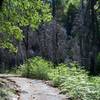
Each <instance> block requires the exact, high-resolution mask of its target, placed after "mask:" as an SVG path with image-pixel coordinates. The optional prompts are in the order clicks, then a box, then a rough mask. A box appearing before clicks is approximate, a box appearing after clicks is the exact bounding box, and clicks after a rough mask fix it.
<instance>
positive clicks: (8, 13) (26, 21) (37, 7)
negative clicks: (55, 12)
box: [0, 0, 52, 50]
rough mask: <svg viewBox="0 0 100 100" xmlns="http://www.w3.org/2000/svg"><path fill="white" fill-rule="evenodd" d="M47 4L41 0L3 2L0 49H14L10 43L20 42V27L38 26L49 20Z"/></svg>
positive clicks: (0, 17)
mask: <svg viewBox="0 0 100 100" xmlns="http://www.w3.org/2000/svg"><path fill="white" fill-rule="evenodd" d="M51 18H52V17H51V11H50V8H49V5H48V4H44V3H43V1H42V0H4V1H3V5H2V10H1V11H0V47H4V48H10V49H11V50H15V49H14V45H13V44H12V41H14V40H18V41H19V40H22V39H23V35H22V30H21V27H24V26H28V25H29V26H30V27H32V28H33V29H35V28H38V25H39V24H40V23H43V22H48V21H50V20H51Z"/></svg>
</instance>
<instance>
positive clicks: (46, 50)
mask: <svg viewBox="0 0 100 100" xmlns="http://www.w3.org/2000/svg"><path fill="white" fill-rule="evenodd" d="M32 57H33V58H32ZM44 59H45V60H44ZM11 69H14V70H13V71H14V72H16V73H17V74H21V75H22V76H24V77H28V78H36V79H41V80H50V81H52V82H53V86H55V87H58V88H60V90H61V93H64V94H68V95H69V97H70V98H71V99H72V100H100V76H99V75H100V0H0V72H4V71H6V70H10V71H12V70H11ZM1 94H2V95H4V96H6V95H9V93H8V94H6V93H5V91H4V90H3V88H1V87H0V95H1ZM0 100H1V97H0Z"/></svg>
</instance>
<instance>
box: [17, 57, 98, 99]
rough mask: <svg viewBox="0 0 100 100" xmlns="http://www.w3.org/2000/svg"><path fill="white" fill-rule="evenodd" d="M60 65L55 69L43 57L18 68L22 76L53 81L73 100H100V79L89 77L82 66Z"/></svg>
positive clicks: (30, 60) (31, 60) (72, 64)
mask: <svg viewBox="0 0 100 100" xmlns="http://www.w3.org/2000/svg"><path fill="white" fill-rule="evenodd" d="M70 66H71V68H69V67H68V66H67V64H60V65H58V66H56V68H53V64H52V63H51V62H48V61H46V60H44V59H42V58H41V57H35V58H33V59H29V60H28V61H27V62H26V63H24V64H23V65H21V66H20V67H19V68H18V70H17V71H18V72H20V74H22V76H25V77H30V78H36V79H43V80H51V81H52V82H53V85H54V86H55V87H58V88H59V89H60V90H61V93H63V94H68V95H69V96H70V97H71V99H72V100H100V77H99V76H98V77H93V76H89V75H88V72H86V71H85V70H83V69H81V67H80V66H78V65H77V64H74V63H70Z"/></svg>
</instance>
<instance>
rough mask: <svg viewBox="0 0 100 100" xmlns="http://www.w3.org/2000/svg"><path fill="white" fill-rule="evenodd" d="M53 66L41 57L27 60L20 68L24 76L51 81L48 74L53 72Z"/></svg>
mask: <svg viewBox="0 0 100 100" xmlns="http://www.w3.org/2000/svg"><path fill="white" fill-rule="evenodd" d="M51 66H52V63H51V62H48V61H46V60H43V59H42V58H41V57H35V58H33V59H29V60H27V61H26V63H25V64H23V65H21V66H20V67H21V71H22V76H25V77H30V78H36V79H45V80H47V79H49V76H48V72H49V71H50V70H51Z"/></svg>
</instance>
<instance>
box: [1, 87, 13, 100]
mask: <svg viewBox="0 0 100 100" xmlns="http://www.w3.org/2000/svg"><path fill="white" fill-rule="evenodd" d="M14 93H15V91H14V90H13V89H9V88H4V87H0V100H11V96H12V95H13V94H14Z"/></svg>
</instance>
